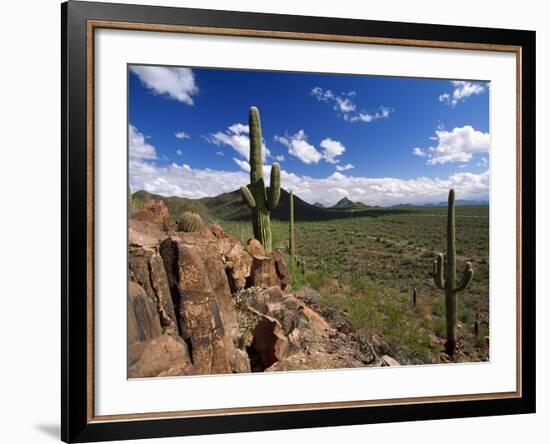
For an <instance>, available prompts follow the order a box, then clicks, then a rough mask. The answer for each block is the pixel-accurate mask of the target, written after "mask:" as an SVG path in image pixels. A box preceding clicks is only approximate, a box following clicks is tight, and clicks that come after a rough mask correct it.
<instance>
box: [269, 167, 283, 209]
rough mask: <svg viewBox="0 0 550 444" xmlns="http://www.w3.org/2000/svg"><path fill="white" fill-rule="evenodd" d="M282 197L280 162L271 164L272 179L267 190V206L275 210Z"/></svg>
mask: <svg viewBox="0 0 550 444" xmlns="http://www.w3.org/2000/svg"><path fill="white" fill-rule="evenodd" d="M280 198H281V166H280V165H279V164H278V163H274V164H273V165H271V180H270V181H269V189H268V191H267V207H268V208H269V209H270V210H274V209H275V208H277V205H279V199H280Z"/></svg>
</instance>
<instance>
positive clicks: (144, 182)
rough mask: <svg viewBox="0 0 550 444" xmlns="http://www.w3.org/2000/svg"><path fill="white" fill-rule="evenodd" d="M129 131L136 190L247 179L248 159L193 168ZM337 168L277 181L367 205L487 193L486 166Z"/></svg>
mask: <svg viewBox="0 0 550 444" xmlns="http://www.w3.org/2000/svg"><path fill="white" fill-rule="evenodd" d="M298 134H299V133H298ZM129 135H130V159H129V175H130V186H131V189H132V190H134V191H137V190H146V191H149V192H151V193H155V194H160V195H163V196H180V197H189V198H194V199H197V198H201V197H207V196H217V195H218V194H221V193H225V192H230V191H234V190H237V189H239V188H240V187H241V186H242V185H243V184H245V183H248V180H249V171H250V166H249V164H248V162H247V161H246V160H243V159H240V158H238V157H233V161H234V162H235V164H237V165H238V166H239V168H240V170H239V171H225V170H213V169H210V168H202V169H201V168H192V167H191V166H190V165H187V164H184V163H182V164H177V163H171V164H167V165H164V164H162V163H161V162H159V160H158V158H157V155H156V150H155V147H154V146H153V145H151V144H149V143H146V142H145V137H144V135H143V134H142V133H140V132H139V131H138V130H137V129H136V128H135V127H133V126H132V125H130V126H129ZM299 137H305V135H304V134H302V135H299ZM289 145H291V141H290V140H289ZM318 155H319V156H321V153H319V152H318ZM484 158H485V157H482V159H484ZM336 168H337V169H339V171H337V172H334V173H333V174H331V175H329V176H327V177H320V178H319V177H315V178H313V177H309V176H305V175H304V176H302V175H298V174H295V173H291V172H288V171H285V170H282V171H281V183H282V186H283V187H284V188H285V189H286V190H288V191H291V190H292V191H294V193H295V194H296V195H297V196H299V197H300V198H302V199H304V200H306V201H308V202H320V203H322V204H324V205H333V204H334V203H336V202H337V201H338V200H339V199H341V198H342V197H344V196H346V197H348V198H349V199H351V200H356V201H361V202H364V203H366V204H369V205H381V206H389V205H395V204H400V203H411V204H422V203H428V202H440V201H443V200H445V199H446V197H447V194H448V192H449V189H450V188H454V189H455V190H456V192H457V196H459V198H460V199H473V200H474V199H475V200H484V199H487V198H488V195H489V171H488V170H487V171H485V172H483V173H480V174H474V173H468V172H460V173H456V174H454V175H451V176H449V177H447V178H432V177H417V178H413V179H399V178H391V177H384V178H371V177H356V176H348V175H346V174H342V172H343V171H346V170H348V169H351V168H353V166H352V165H351V164H347V165H336ZM270 170H271V165H265V166H264V179H265V181H266V183H267V184H268V183H269V178H270V177H269V176H270Z"/></svg>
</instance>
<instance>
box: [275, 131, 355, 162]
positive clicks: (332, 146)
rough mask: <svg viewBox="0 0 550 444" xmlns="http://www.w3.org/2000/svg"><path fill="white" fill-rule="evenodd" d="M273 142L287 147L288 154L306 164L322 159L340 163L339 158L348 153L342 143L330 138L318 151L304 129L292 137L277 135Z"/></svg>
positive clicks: (322, 143)
mask: <svg viewBox="0 0 550 444" xmlns="http://www.w3.org/2000/svg"><path fill="white" fill-rule="evenodd" d="M273 140H275V141H276V142H279V143H280V144H282V145H284V146H286V147H287V148H288V154H290V155H291V156H294V157H297V158H298V159H300V160H301V161H302V162H304V163H306V164H312V163H319V161H320V160H322V159H324V160H325V161H327V162H328V163H338V162H339V161H340V160H339V159H337V157H338V156H341V155H342V154H343V153H344V152H345V151H346V147H345V146H344V145H343V144H342V142H340V141H338V140H333V139H331V138H330V137H327V138H325V139H323V140H322V141H321V143H320V144H319V146H320V148H319V149H317V148H316V147H315V146H313V145H312V144H310V143H309V142H308V137H307V134H306V133H305V131H304V130H303V129H302V130H300V131H298V132H297V133H296V134H293V135H290V136H289V135H288V134H286V135H284V136H279V135H276V136H275V137H274V138H273ZM283 160H284V158H283Z"/></svg>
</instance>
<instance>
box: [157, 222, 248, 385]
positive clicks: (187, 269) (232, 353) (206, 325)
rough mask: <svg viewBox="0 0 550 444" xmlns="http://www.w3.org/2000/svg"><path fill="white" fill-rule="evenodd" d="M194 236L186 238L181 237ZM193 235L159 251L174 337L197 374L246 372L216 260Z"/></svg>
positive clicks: (222, 274)
mask: <svg viewBox="0 0 550 444" xmlns="http://www.w3.org/2000/svg"><path fill="white" fill-rule="evenodd" d="M187 234H189V235H194V234H196V233H186V235H187ZM198 239H199V238H197V237H196V236H180V237H178V238H174V239H172V238H168V239H166V240H165V241H163V243H162V244H161V247H160V252H161V255H162V258H163V260H164V264H165V268H166V270H167V275H168V281H169V282H170V284H171V291H172V297H173V299H175V300H176V299H177V301H178V302H177V303H176V304H175V306H177V310H178V318H179V326H180V333H181V335H182V337H183V338H184V339H185V340H186V341H188V342H189V343H190V345H191V356H192V361H193V365H194V367H195V371H196V373H197V374H220V373H231V372H237V371H243V370H244V369H247V368H248V369H249V368H250V365H249V363H248V358H247V357H246V356H244V355H243V353H240V352H239V351H238V350H237V349H236V347H235V345H234V343H233V338H234V337H236V336H237V335H238V324H237V316H236V312H235V309H234V306H233V301H232V299H231V293H230V290H229V284H228V282H227V278H226V275H225V270H224V265H223V261H222V257H221V255H220V254H219V253H218V252H217V249H216V244H215V242H214V243H209V242H208V239H206V242H204V241H201V242H199V241H198Z"/></svg>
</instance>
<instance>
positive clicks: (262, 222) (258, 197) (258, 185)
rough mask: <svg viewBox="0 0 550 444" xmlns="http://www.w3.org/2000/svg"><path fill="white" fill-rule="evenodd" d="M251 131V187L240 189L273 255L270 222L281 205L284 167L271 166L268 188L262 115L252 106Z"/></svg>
mask: <svg viewBox="0 0 550 444" xmlns="http://www.w3.org/2000/svg"><path fill="white" fill-rule="evenodd" d="M248 127H249V131H250V184H248V186H242V187H241V196H242V199H243V201H244V203H245V204H246V205H247V206H248V207H249V208H250V209H251V210H252V228H253V230H254V237H255V238H256V239H258V240H259V241H260V242H261V244H262V245H263V247H264V250H265V251H266V252H271V250H272V245H271V222H270V219H269V213H270V211H271V210H273V209H275V208H276V207H277V205H279V198H280V197H281V167H280V166H279V164H278V163H274V164H273V165H272V166H271V180H270V185H269V188H267V190H266V187H265V185H264V177H263V169H264V162H263V158H262V128H261V124H260V113H259V111H258V109H257V108H256V107H254V106H253V107H251V108H250V112H249V114H248Z"/></svg>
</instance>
